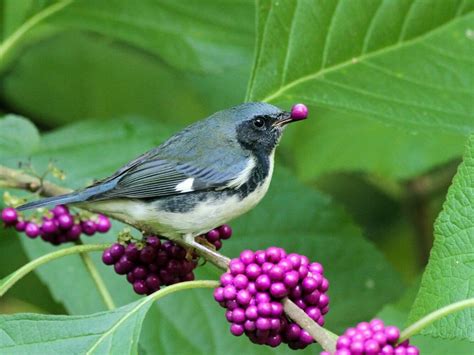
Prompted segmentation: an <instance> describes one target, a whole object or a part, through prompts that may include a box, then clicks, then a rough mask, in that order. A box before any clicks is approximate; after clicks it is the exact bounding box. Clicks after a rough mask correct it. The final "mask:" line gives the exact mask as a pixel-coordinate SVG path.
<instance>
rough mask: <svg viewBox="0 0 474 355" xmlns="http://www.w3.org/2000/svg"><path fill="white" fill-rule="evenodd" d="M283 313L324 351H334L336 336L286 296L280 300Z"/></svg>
mask: <svg viewBox="0 0 474 355" xmlns="http://www.w3.org/2000/svg"><path fill="white" fill-rule="evenodd" d="M282 304H283V309H284V310H285V313H286V314H287V315H288V317H290V318H291V319H292V320H294V321H295V322H296V323H298V325H299V326H300V327H302V328H303V329H305V330H306V331H307V332H308V333H309V334H310V335H311V336H312V337H313V338H314V340H316V341H317V342H318V343H319V344H321V346H322V348H323V349H324V350H326V351H329V352H331V353H333V352H334V351H336V341H337V338H338V336H337V335H336V334H334V333H332V332H330V331H329V330H327V329H325V328H323V327H321V326H320V325H319V324H318V323H316V322H314V321H313V320H312V319H311V318H310V317H308V315H307V314H306V313H305V312H304V311H303V310H302V309H301V308H299V307H298V306H297V305H296V304H294V303H293V302H292V301H290V300H289V299H288V298H284V299H283V301H282Z"/></svg>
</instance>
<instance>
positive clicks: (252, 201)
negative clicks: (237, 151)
mask: <svg viewBox="0 0 474 355" xmlns="http://www.w3.org/2000/svg"><path fill="white" fill-rule="evenodd" d="M272 158H273V156H272V157H271V159H270V169H269V173H268V175H267V178H266V179H265V181H264V182H263V183H262V184H261V185H259V186H258V187H257V188H256V189H255V190H254V191H253V192H251V193H250V194H248V195H247V196H246V197H245V198H244V199H240V197H239V196H232V197H226V198H223V199H220V200H216V199H208V200H205V201H202V202H200V203H198V204H197V205H196V206H195V207H194V208H193V209H192V210H189V211H187V212H185V213H175V212H166V211H159V209H157V208H156V206H154V205H147V204H144V203H143V202H140V201H138V200H110V201H98V202H95V203H94V210H96V211H98V212H102V213H104V214H108V215H110V216H111V217H114V216H116V217H118V218H119V219H123V220H126V221H128V222H129V223H130V224H133V225H140V226H143V227H145V226H146V227H148V228H151V229H153V230H156V231H157V232H159V234H160V235H162V236H165V237H168V238H172V239H173V238H179V237H181V236H182V235H184V234H192V235H194V236H197V235H200V234H203V233H205V232H208V231H209V230H211V229H213V228H215V227H218V226H220V225H222V224H224V223H227V222H229V221H231V220H232V219H234V218H236V217H238V216H240V215H242V214H244V213H245V212H247V211H249V210H250V209H252V208H253V207H255V206H256V205H257V204H258V203H259V202H260V200H261V199H262V198H263V197H264V196H265V194H266V193H267V191H268V187H269V186H270V181H271V177H272V173H273V159H272ZM148 228H145V229H148Z"/></svg>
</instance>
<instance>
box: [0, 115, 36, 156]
mask: <svg viewBox="0 0 474 355" xmlns="http://www.w3.org/2000/svg"><path fill="white" fill-rule="evenodd" d="M0 132H1V134H0V159H2V162H3V160H4V159H6V158H7V157H9V156H22V155H28V154H30V153H31V152H33V151H34V150H35V149H36V148H37V146H38V143H39V140H40V137H39V133H38V130H37V129H36V127H35V126H34V125H33V124H32V123H31V122H30V121H28V120H26V119H24V118H23V117H19V116H15V115H7V116H4V117H3V118H0ZM19 132H21V134H20V135H19V134H18V133H19Z"/></svg>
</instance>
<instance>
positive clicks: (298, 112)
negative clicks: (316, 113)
mask: <svg viewBox="0 0 474 355" xmlns="http://www.w3.org/2000/svg"><path fill="white" fill-rule="evenodd" d="M306 117H308V108H307V107H306V105H305V104H296V105H293V107H292V108H291V118H293V119H294V120H303V119H305V118H306Z"/></svg>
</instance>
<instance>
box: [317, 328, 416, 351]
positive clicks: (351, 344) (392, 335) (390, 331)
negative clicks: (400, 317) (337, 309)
mask: <svg viewBox="0 0 474 355" xmlns="http://www.w3.org/2000/svg"><path fill="white" fill-rule="evenodd" d="M399 338H400V330H398V328H397V327H395V326H385V325H384V323H383V321H381V320H380V319H373V320H371V321H370V323H368V322H361V323H359V324H357V326H356V327H355V328H349V329H347V330H346V331H345V332H344V334H343V335H341V336H340V337H339V338H338V339H337V343H336V351H335V352H334V355H418V354H419V353H420V352H419V350H418V348H417V347H416V346H413V345H410V344H409V342H408V340H406V341H404V342H402V343H401V344H398V345H397V342H398V339H399ZM321 355H331V353H329V352H327V351H323V352H322V353H321Z"/></svg>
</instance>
